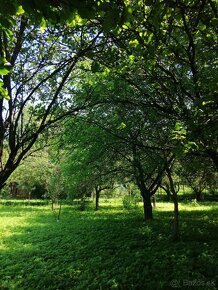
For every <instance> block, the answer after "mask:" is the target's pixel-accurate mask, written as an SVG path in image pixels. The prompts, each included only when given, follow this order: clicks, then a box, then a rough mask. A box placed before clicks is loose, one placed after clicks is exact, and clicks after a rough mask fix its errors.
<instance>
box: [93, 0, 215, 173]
mask: <svg viewBox="0 0 218 290" xmlns="http://www.w3.org/2000/svg"><path fill="white" fill-rule="evenodd" d="M215 2H216V1H202V0H196V1H192V2H191V3H190V1H170V2H169V3H165V2H164V1H134V2H132V5H131V9H132V17H130V18H129V22H128V23H125V24H124V25H123V26H122V27H119V28H117V30H116V31H113V32H112V33H110V34H109V38H110V41H108V44H107V46H106V48H105V50H104V51H102V54H101V55H99V54H98V55H97V56H96V61H98V62H99V63H100V64H101V65H102V66H107V67H108V68H109V69H110V71H112V72H114V74H116V75H119V76H120V77H121V78H122V79H125V80H126V82H127V83H129V85H130V86H132V88H133V89H134V90H135V93H134V94H132V96H128V98H125V97H124V98H120V99H119V100H118V101H119V102H120V103H121V102H122V103H124V104H125V103H131V104H132V105H134V106H136V107H138V108H140V109H142V108H143V107H144V108H149V109H153V110H154V111H156V112H157V114H161V115H162V116H163V119H166V118H167V119H168V120H171V121H173V122H174V124H172V122H171V130H173V129H174V127H175V125H176V123H180V124H181V126H182V127H183V128H184V130H186V133H185V134H184V136H183V137H184V140H183V142H182V144H180V145H182V147H183V151H185V152H186V153H191V154H193V153H198V154H200V155H202V156H207V157H209V158H211V160H213V162H214V164H215V165H216V167H217V168H218V163H217V156H218V151H217V148H218V146H217V145H218V144H217V133H218V131H217V125H216V124H217V120H218V116H217V111H218V110H217V108H218V103H217V97H216V95H217V89H216V82H217V80H216V77H215V76H216V75H217V73H216V65H215V63H216V44H217V37H216V36H217V26H216V23H217V5H216V3H215ZM205 15H207V17H205ZM172 146H175V144H172ZM175 149H176V148H175Z"/></svg>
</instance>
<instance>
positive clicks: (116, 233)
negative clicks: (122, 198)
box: [0, 201, 216, 290]
mask: <svg viewBox="0 0 218 290" xmlns="http://www.w3.org/2000/svg"><path fill="white" fill-rule="evenodd" d="M182 208H183V209H182V211H181V216H180V222H181V231H182V239H181V240H180V241H179V242H178V243H173V241H172V240H171V238H170V237H171V233H172V217H173V212H172V204H171V203H159V204H158V206H157V208H156V209H155V211H154V220H153V221H150V222H144V220H143V211H142V208H141V205H140V204H139V205H138V207H137V208H136V209H130V210H126V209H124V208H123V207H122V203H120V202H118V203H117V204H116V205H112V204H110V203H108V202H107V201H102V203H101V207H100V209H99V210H98V211H95V210H94V206H93V205H92V204H89V205H88V206H87V209H86V210H84V211H79V210H78V206H69V205H63V208H62V213H61V217H60V222H59V223H58V222H57V213H58V207H57V209H56V211H55V213H53V212H52V211H51V208H50V207H48V206H45V207H40V209H39V210H38V209H37V210H33V209H32V208H31V207H26V208H25V210H24V211H23V208H22V207H19V206H17V207H11V217H10V216H9V211H8V209H9V208H8V209H7V211H5V213H6V217H4V216H3V215H1V217H0V223H1V224H2V223H3V221H4V220H5V219H6V220H7V221H8V224H7V225H8V226H5V227H2V228H1V248H0V251H1V255H0V263H1V265H2V267H3V269H4V271H3V272H2V273H0V279H1V283H0V286H1V287H6V289H26V290H27V289H28V290H29V289H33V288H34V289H40V290H41V289H51V290H52V289H77V290H79V289H80V290H82V289H88V288H89V287H90V285H91V288H90V289H98V288H99V287H102V288H99V289H114V288H113V285H115V284H116V285H118V286H117V287H118V288H117V289H129V288H128V287H129V285H130V283H132V284H134V283H136V284H137V285H138V286H136V288H133V289H143V288H142V285H145V283H148V281H149V280H150V277H151V276H152V277H153V279H154V281H155V283H154V285H153V286H154V287H155V289H168V288H167V287H168V285H169V283H170V281H171V280H172V279H173V277H176V278H178V279H194V278H195V279H201V280H204V281H205V280H211V281H212V280H213V271H211V272H210V271H209V270H205V267H207V268H208V269H212V268H214V267H215V257H214V256H213V253H214V247H215V237H216V227H215V226H216V225H215V222H214V224H213V223H212V221H214V212H213V211H211V210H210V205H209V204H208V205H207V206H204V207H203V208H204V210H202V211H199V210H197V211H195V207H194V206H193V205H192V204H190V205H189V206H188V208H189V209H188V210H186V208H187V205H182ZM190 208H192V210H191V209H190ZM206 209H207V210H206ZM15 212H16V213H17V214H16V215H15ZM22 215H23V216H22ZM206 216H208V218H205V217H206ZM209 220H210V221H211V223H208V221H209ZM190 232H191V235H190ZM196 263H197V265H198V268H197V270H196V268H195V265H196ZM172 265H173V268H172V267H171V266H172ZM135 269H137V270H140V272H141V275H140V276H139V275H138V274H137V273H138V272H137V271H135ZM205 271H206V274H205ZM193 277H194V278H193ZM108 281H109V282H108ZM158 281H159V282H158ZM108 283H109V284H108ZM99 285H102V286H99ZM108 285H109V286H108ZM119 285H120V286H119ZM134 285H135V284H134ZM137 287H138V288H137ZM163 287H165V288H163ZM115 289H116V288H115ZM211 289H215V288H211Z"/></svg>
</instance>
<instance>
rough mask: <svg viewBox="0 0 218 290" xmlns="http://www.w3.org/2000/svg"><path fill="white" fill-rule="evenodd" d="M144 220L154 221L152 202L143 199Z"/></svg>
mask: <svg viewBox="0 0 218 290" xmlns="http://www.w3.org/2000/svg"><path fill="white" fill-rule="evenodd" d="M143 208H144V219H145V221H147V220H151V219H153V214H152V205H151V200H150V197H149V200H148V199H146V200H145V198H143Z"/></svg>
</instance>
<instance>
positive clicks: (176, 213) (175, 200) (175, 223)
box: [167, 169, 180, 241]
mask: <svg viewBox="0 0 218 290" xmlns="http://www.w3.org/2000/svg"><path fill="white" fill-rule="evenodd" d="M167 176H168V179H169V183H170V191H171V192H172V198H173V204H174V220H173V240H174V241H178V240H179V239H180V233H179V204H178V196H177V191H176V190H175V187H174V182H173V178H172V175H171V171H170V169H167ZM178 190H179V189H178Z"/></svg>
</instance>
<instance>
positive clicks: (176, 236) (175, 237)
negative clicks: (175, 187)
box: [173, 192, 179, 241]
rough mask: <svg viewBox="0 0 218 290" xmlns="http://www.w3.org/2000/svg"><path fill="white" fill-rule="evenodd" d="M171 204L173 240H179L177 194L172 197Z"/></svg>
mask: <svg viewBox="0 0 218 290" xmlns="http://www.w3.org/2000/svg"><path fill="white" fill-rule="evenodd" d="M173 203H174V221H173V240H174V241H178V240H179V204H178V196H177V193H176V192H175V194H174V195H173Z"/></svg>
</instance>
